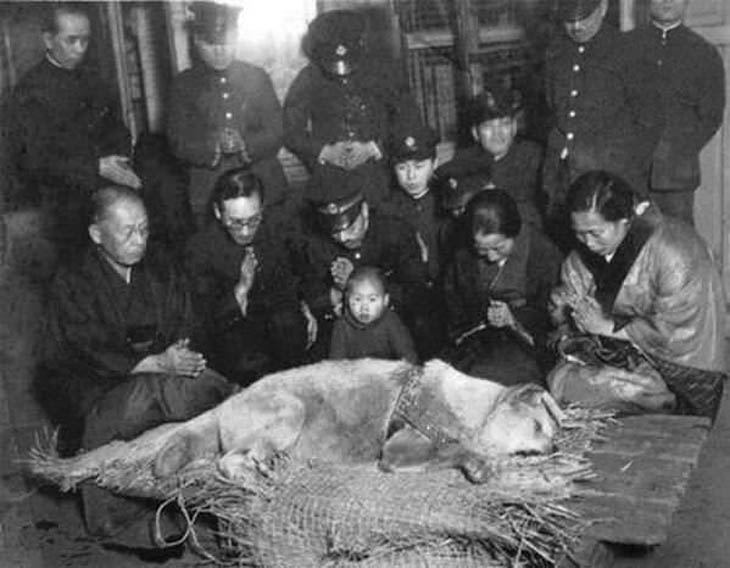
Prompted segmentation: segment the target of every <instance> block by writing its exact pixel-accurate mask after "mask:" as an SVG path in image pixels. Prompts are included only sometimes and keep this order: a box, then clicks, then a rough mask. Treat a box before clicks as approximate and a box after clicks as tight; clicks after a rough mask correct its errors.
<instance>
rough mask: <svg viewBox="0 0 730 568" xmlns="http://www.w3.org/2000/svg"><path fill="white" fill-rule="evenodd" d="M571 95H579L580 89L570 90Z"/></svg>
mask: <svg viewBox="0 0 730 568" xmlns="http://www.w3.org/2000/svg"><path fill="white" fill-rule="evenodd" d="M570 96H571V97H577V96H578V89H573V90H572V91H570Z"/></svg>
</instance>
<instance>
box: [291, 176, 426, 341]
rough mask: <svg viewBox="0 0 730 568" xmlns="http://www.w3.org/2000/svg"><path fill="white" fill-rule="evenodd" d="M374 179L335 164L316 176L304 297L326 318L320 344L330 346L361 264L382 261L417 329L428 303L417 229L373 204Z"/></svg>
mask: <svg viewBox="0 0 730 568" xmlns="http://www.w3.org/2000/svg"><path fill="white" fill-rule="evenodd" d="M368 183H369V180H368V178H367V176H366V175H365V173H363V172H358V171H354V170H353V171H349V172H348V171H345V170H343V169H340V168H336V167H333V166H327V167H323V168H321V169H320V170H318V172H317V173H316V175H314V176H313V177H312V179H311V180H310V184H311V185H310V188H309V195H310V199H311V200H312V206H313V214H314V217H315V218H313V219H311V221H312V223H311V225H310V227H309V229H310V233H309V235H308V237H307V244H306V250H305V254H304V260H305V264H304V265H305V270H306V280H305V283H304V297H305V299H306V300H307V303H308V305H309V306H310V307H311V309H312V312H313V313H314V315H315V316H316V317H317V319H318V322H319V323H320V330H321V333H320V334H319V335H320V338H319V340H318V342H317V343H318V347H321V346H322V345H324V346H327V347H329V340H330V337H329V334H330V332H331V323H332V320H333V319H334V318H335V317H336V316H338V315H340V314H341V312H342V301H343V293H344V290H345V286H346V284H347V279H348V277H349V276H350V273H351V272H352V271H353V269H354V268H355V267H356V266H361V265H370V266H377V267H378V268H380V269H381V270H382V271H383V272H384V273H385V275H386V277H387V278H388V282H389V287H388V292H389V294H390V299H391V306H392V307H393V308H394V309H395V310H396V311H398V312H400V313H401V314H402V316H403V318H404V321H405V323H406V325H408V326H409V327H411V328H412V329H413V328H414V327H415V326H418V325H419V324H418V321H419V320H418V318H419V314H421V313H424V312H425V310H426V309H427V308H425V304H427V297H428V295H427V294H426V292H427V283H428V270H427V265H426V263H425V262H423V259H422V256H421V250H420V247H419V245H418V242H417V240H416V235H415V232H414V231H413V230H412V228H411V227H410V225H409V224H408V223H406V222H404V221H403V220H402V219H400V218H398V217H395V216H391V215H388V214H385V213H382V212H378V211H377V210H375V209H372V208H371V207H370V205H369V203H368V201H367V199H366V198H365V188H366V187H367V186H368ZM317 352H319V350H317Z"/></svg>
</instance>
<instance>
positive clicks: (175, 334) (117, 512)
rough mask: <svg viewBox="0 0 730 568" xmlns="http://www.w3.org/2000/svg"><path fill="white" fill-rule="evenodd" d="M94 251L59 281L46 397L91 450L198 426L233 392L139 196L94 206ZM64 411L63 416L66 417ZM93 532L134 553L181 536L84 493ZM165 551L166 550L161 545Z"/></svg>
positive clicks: (142, 509)
mask: <svg viewBox="0 0 730 568" xmlns="http://www.w3.org/2000/svg"><path fill="white" fill-rule="evenodd" d="M92 200H93V203H92V205H93V218H92V222H91V224H90V226H89V235H90V237H91V240H92V245H93V246H90V247H89V248H88V249H87V250H86V251H85V254H84V255H83V256H82V257H80V258H79V259H77V260H76V261H75V262H74V263H70V264H68V265H65V266H63V267H62V268H61V269H60V270H59V271H58V273H57V274H56V276H55V278H54V281H53V284H52V287H51V290H50V298H49V304H48V336H47V346H46V347H47V352H46V354H45V355H46V357H45V362H44V363H45V368H46V369H47V370H49V372H46V373H43V374H42V377H41V382H40V384H39V390H40V393H41V394H43V395H45V396H44V398H45V400H46V401H51V402H52V403H53V404H52V405H48V404H47V405H46V406H52V408H51V410H52V411H55V414H56V416H58V415H59V413H60V412H63V413H64V414H65V416H63V417H62V418H65V420H63V421H62V422H61V429H62V431H63V428H64V425H66V424H68V422H69V421H74V420H75V421H76V423H77V424H78V423H79V422H80V423H81V445H82V448H83V449H84V450H90V449H92V448H96V447H98V446H101V445H103V444H106V443H107V442H110V441H112V440H130V439H132V438H134V437H136V436H137V435H139V434H141V433H142V432H143V431H145V430H147V429H149V428H152V427H154V426H157V425H159V424H162V423H164V422H169V421H182V420H188V419H190V418H192V417H193V416H195V415H197V414H199V413H201V412H203V411H205V410H207V409H209V408H211V407H213V406H215V405H216V404H218V403H219V402H220V401H222V400H223V399H224V398H225V397H226V396H227V395H228V394H229V393H230V391H231V387H230V385H229V384H228V382H227V381H226V380H225V379H224V378H223V377H222V376H220V375H218V374H217V373H215V372H213V371H212V370H210V369H208V368H207V367H206V360H205V357H204V356H203V355H202V354H201V353H199V352H197V351H195V350H194V346H193V332H194V325H193V318H192V309H191V304H190V297H189V293H188V290H187V288H186V286H185V281H184V280H183V279H182V277H181V276H180V274H178V273H177V272H176V270H175V268H174V267H173V266H172V265H171V264H169V263H167V262H165V260H164V258H163V257H162V256H160V255H159V254H155V253H154V251H152V250H150V251H147V237H148V234H149V228H148V222H147V213H146V211H145V207H144V205H143V203H142V200H141V199H140V197H139V196H138V194H137V193H136V192H135V191H133V190H131V189H128V188H124V187H119V186H112V187H106V188H103V189H101V190H99V191H98V192H97V193H96V194H94V196H93V198H92ZM59 411H60V412H59ZM81 494H82V498H83V504H84V516H85V520H86V524H87V528H88V530H89V532H90V533H91V534H93V535H95V536H99V537H101V538H102V539H104V542H105V543H112V544H115V545H121V546H126V547H132V548H155V547H156V546H162V545H163V543H161V542H160V536H161V537H163V538H164V537H165V536H166V535H167V536H169V535H170V534H174V532H175V531H178V530H179V527H177V526H176V525H175V523H174V519H173V518H172V517H171V516H170V517H169V518H168V517H167V516H166V515H163V516H162V517H163V518H162V519H161V533H162V534H161V535H156V532H155V530H154V529H155V524H154V521H155V509H154V507H152V508H150V507H149V505H148V504H147V503H144V502H138V501H134V500H130V499H127V498H122V497H119V496H115V495H113V494H111V493H110V492H108V491H107V490H104V489H101V488H99V487H97V486H95V485H93V484H89V485H87V486H82V489H81ZM158 543H159V544H158Z"/></svg>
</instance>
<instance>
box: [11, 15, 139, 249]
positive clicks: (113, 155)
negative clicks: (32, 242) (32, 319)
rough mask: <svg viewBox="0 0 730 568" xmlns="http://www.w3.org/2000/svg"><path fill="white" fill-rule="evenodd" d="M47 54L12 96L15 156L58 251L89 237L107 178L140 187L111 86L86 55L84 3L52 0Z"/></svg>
mask: <svg viewBox="0 0 730 568" xmlns="http://www.w3.org/2000/svg"><path fill="white" fill-rule="evenodd" d="M42 26H43V27H42V29H43V42H44V44H45V47H46V54H45V57H44V59H43V61H41V62H40V63H38V64H37V65H36V66H35V67H33V68H32V69H31V70H30V71H28V73H27V74H26V75H25V76H24V77H23V78H22V79H21V80H20V82H19V83H18V86H17V87H16V89H15V91H14V92H13V96H12V101H11V111H12V112H10V113H9V116H10V133H11V144H12V148H13V159H14V161H15V163H16V164H17V166H18V169H19V173H20V175H21V179H22V181H23V184H24V187H25V191H26V192H27V194H26V195H28V196H29V198H28V201H29V202H40V205H41V211H42V216H43V228H44V232H45V234H46V236H47V237H48V238H49V239H51V240H52V241H53V242H54V243H55V244H56V245H57V246H58V248H59V252H60V253H61V254H65V253H69V254H70V253H72V252H73V251H75V250H77V249H80V248H82V247H83V245H84V244H85V243H86V240H87V238H88V235H87V227H88V214H89V206H90V205H89V204H90V198H91V195H92V194H93V192H94V191H96V190H97V189H98V188H99V187H100V186H102V185H106V184H108V183H109V182H112V183H115V184H117V185H123V186H127V187H131V188H134V189H138V188H139V187H140V185H141V182H140V179H139V177H137V175H136V174H135V172H134V171H133V170H132V168H131V167H130V166H129V156H130V153H131V149H132V146H131V138H130V135H129V131H128V130H127V128H126V126H125V125H124V123H123V122H122V120H121V117H120V113H119V105H118V102H117V101H116V100H115V99H114V96H113V91H112V90H111V89H110V88H108V87H107V86H106V85H104V83H103V82H102V80H101V77H100V76H99V73H98V72H97V71H96V70H95V69H93V68H91V67H90V66H89V65H88V63H87V62H86V53H87V49H88V46H89V40H90V36H91V24H90V21H89V16H88V14H87V13H86V12H85V10H84V7H83V6H81V5H79V4H75V3H71V2H69V3H57V5H55V6H53V7H52V8H49V9H48V11H47V14H46V17H45V19H44V22H43V24H42Z"/></svg>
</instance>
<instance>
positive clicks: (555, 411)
mask: <svg viewBox="0 0 730 568" xmlns="http://www.w3.org/2000/svg"><path fill="white" fill-rule="evenodd" d="M541 400H542V403H543V404H544V405H545V408H546V409H547V411H548V413H549V414H550V416H551V417H552V419H553V420H555V423H556V424H557V425H558V426H562V425H563V422H565V419H566V418H567V416H566V414H565V412H563V410H562V409H561V408H560V406H559V405H558V403H557V401H556V400H555V399H554V398H553V395H551V394H550V393H549V392H547V391H545V392H543V393H542V399H541Z"/></svg>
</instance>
